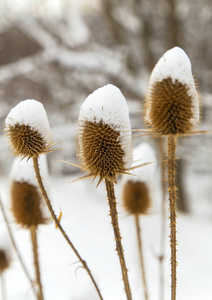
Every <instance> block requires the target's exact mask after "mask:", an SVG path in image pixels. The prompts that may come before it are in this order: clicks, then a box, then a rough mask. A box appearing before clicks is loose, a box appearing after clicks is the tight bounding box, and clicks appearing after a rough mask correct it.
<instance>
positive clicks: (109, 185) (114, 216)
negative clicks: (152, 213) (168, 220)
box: [105, 179, 132, 300]
mask: <svg viewBox="0 0 212 300" xmlns="http://www.w3.org/2000/svg"><path fill="white" fill-rule="evenodd" d="M105 185H106V191H107V197H108V203H109V207H110V215H111V220H112V225H113V231H114V236H115V241H116V250H117V252H118V256H119V260H120V265H121V270H122V277H123V281H124V287H125V293H126V296H127V299H128V300H132V295H131V289H130V284H129V279H128V275H127V267H126V263H125V258H124V251H123V248H122V243H121V234H120V230H119V223H118V212H117V208H116V197H115V192H114V183H113V182H112V181H109V180H108V179H105Z"/></svg>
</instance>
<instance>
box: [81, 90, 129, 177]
mask: <svg viewBox="0 0 212 300" xmlns="http://www.w3.org/2000/svg"><path fill="white" fill-rule="evenodd" d="M79 127H80V134H79V144H80V145H79V146H80V151H79V156H80V159H81V161H82V165H83V168H84V169H85V170H87V171H88V172H89V174H91V175H93V176H94V177H96V176H99V177H100V180H102V179H104V178H108V179H110V180H112V181H114V182H115V181H116V177H117V175H118V174H120V173H124V172H126V169H128V168H129V167H130V166H131V162H132V154H131V126H130V120H129V111H128V107H127V103H126V99H125V98H124V96H123V95H122V93H121V91H120V90H119V89H118V88H117V87H115V86H114V85H112V84H108V85H105V86H103V87H101V88H99V89H97V90H95V91H94V92H93V93H92V94H90V95H89V96H88V97H87V99H86V100H85V101H84V103H83V104H82V106H81V110H80V114H79Z"/></svg>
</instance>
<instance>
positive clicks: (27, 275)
mask: <svg viewBox="0 0 212 300" xmlns="http://www.w3.org/2000/svg"><path fill="white" fill-rule="evenodd" d="M0 207H1V211H2V214H3V217H4V221H5V224H6V226H7V230H8V233H9V236H10V240H11V242H12V245H13V248H14V250H15V252H16V254H17V256H18V259H19V261H20V264H21V266H22V269H23V271H24V273H25V275H26V277H27V279H28V280H29V283H30V285H31V287H32V290H33V292H34V294H35V296H37V295H36V291H35V286H34V282H33V280H32V279H31V278H30V275H29V273H28V271H27V268H26V266H25V263H24V261H23V259H22V257H21V254H20V253H19V250H18V248H17V245H16V242H15V240H14V238H13V233H12V230H11V228H10V225H9V221H8V219H7V216H6V213H5V211H4V207H3V204H2V201H1V199H0Z"/></svg>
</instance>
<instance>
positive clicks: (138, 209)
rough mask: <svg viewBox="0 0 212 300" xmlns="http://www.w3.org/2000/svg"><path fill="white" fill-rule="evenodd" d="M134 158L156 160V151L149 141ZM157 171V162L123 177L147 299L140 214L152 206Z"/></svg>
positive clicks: (140, 146) (124, 205)
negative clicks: (133, 221)
mask: <svg viewBox="0 0 212 300" xmlns="http://www.w3.org/2000/svg"><path fill="white" fill-rule="evenodd" d="M133 160H134V161H135V162H136V161H138V160H141V161H143V162H150V161H152V162H156V156H155V152H154V150H153V149H152V147H151V146H150V145H149V144H148V143H141V144H139V145H138V146H137V147H136V148H135V149H134V151H133ZM155 173H156V163H153V164H151V165H148V166H145V167H144V168H141V169H135V170H134V171H133V175H135V176H131V177H130V178H129V176H126V175H124V176H123V179H122V197H121V198H122V205H123V207H124V209H125V210H126V212H127V213H128V214H130V215H132V216H133V217H134V220H135V227H136V235H137V241H138V251H139V260H140V267H141V275H142V284H143V289H144V297H145V300H148V299H149V293H148V287H147V280H146V273H145V266H144V265H145V264H144V255H143V246H142V244H143V243H142V236H141V235H142V232H141V225H140V216H141V215H144V214H147V213H148V212H149V209H150V207H151V202H152V195H153V190H154V179H155Z"/></svg>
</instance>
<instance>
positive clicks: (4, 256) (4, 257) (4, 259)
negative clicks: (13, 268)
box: [0, 249, 10, 275]
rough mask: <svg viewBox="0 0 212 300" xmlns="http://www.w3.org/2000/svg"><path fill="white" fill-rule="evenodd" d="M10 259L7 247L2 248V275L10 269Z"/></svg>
mask: <svg viewBox="0 0 212 300" xmlns="http://www.w3.org/2000/svg"><path fill="white" fill-rule="evenodd" d="M9 265H10V261H9V259H8V256H7V253H6V251H5V249H0V275H1V274H2V273H3V272H4V271H5V270H6V269H8V267H9Z"/></svg>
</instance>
